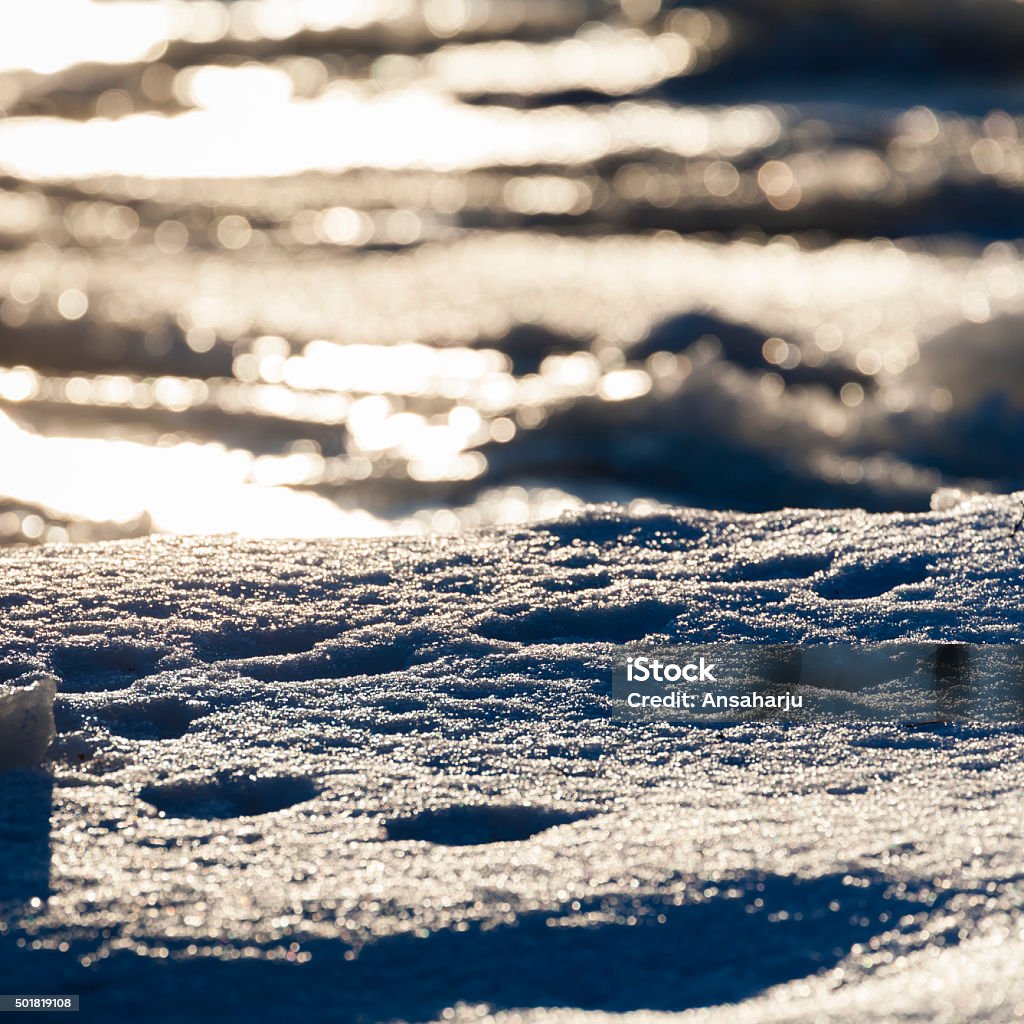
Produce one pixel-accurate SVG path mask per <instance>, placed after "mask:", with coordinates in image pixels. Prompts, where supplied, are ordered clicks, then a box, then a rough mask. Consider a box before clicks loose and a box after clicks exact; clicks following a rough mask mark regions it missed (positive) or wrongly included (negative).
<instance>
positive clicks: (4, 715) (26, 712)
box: [0, 677, 57, 771]
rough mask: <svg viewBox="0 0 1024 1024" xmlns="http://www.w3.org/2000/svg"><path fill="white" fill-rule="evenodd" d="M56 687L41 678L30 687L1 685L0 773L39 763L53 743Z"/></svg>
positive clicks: (47, 679) (45, 678) (50, 680)
mask: <svg viewBox="0 0 1024 1024" xmlns="http://www.w3.org/2000/svg"><path fill="white" fill-rule="evenodd" d="M56 692H57V686H56V683H55V682H54V681H53V679H51V678H49V677H44V678H42V679H38V680H36V681H35V682H34V683H32V684H31V685H30V686H5V685H0V771H6V770H7V769H9V768H30V767H31V766H32V765H35V764H38V763H39V762H40V761H41V760H42V758H43V755H44V754H45V753H46V750H47V748H48V747H49V746H50V742H51V741H52V740H53V734H54V723H53V701H54V697H55V696H56Z"/></svg>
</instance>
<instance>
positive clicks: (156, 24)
mask: <svg viewBox="0 0 1024 1024" xmlns="http://www.w3.org/2000/svg"><path fill="white" fill-rule="evenodd" d="M182 6H184V5H182ZM177 14H178V5H177V4H167V3H132V2H123V3H116V4H112V3H97V2H93V0H32V2H30V3H22V4H18V5H17V14H15V15H9V16H7V17H5V18H4V25H3V32H2V33H0V70H5V71H14V70H26V71H36V72H39V73H41V74H49V73H50V72H53V71H59V70H60V69H61V68H66V67H70V66H71V65H72V64H79V63H83V62H86V61H95V62H97V63H101V64H124V63H128V62H130V61H136V60H143V59H145V58H149V57H152V56H154V55H155V54H156V53H158V52H159V51H160V49H161V48H162V47H163V45H164V44H165V43H166V42H167V39H168V36H169V35H170V34H171V32H172V29H173V22H174V20H175V16H176V15H177ZM57 26H59V28H57Z"/></svg>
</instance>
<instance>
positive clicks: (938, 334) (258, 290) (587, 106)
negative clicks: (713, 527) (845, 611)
mask: <svg viewBox="0 0 1024 1024" xmlns="http://www.w3.org/2000/svg"><path fill="white" fill-rule="evenodd" d="M1022 55H1024V4H1021V3H1018V2H1017V0H943V2H941V3H934V2H931V0H900V2H899V3H895V2H893V0H745V2H743V0H734V2H733V3H732V4H730V5H726V4H725V3H724V2H723V3H722V4H721V5H720V4H718V3H710V4H707V5H699V4H691V5H689V6H678V5H675V4H673V3H669V2H661V0H236V2H217V0H136V2H120V0H110V2H102V0H33V2H32V3H28V4H7V5H4V7H3V9H2V11H0V544H34V543H44V542H62V541H67V540H69V539H70V540H91V539H102V538H113V537H129V536H140V535H144V534H146V533H149V532H170V533H222V532H230V531H237V532H239V533H242V534H245V535H249V536H342V535H368V534H388V533H394V532H415V533H423V532H438V533H447V532H454V531H458V530H461V529H465V528H470V527H475V526H480V525H489V524H497V523H520V522H526V521H530V520H534V519H538V518H543V517H546V516H550V515H554V514H557V513H559V512H560V511H562V510H564V509H566V508H571V507H573V506H574V505H577V504H579V503H581V502H587V501H606V500H615V501H622V502H627V503H634V507H638V508H648V507H652V506H655V505H656V504H658V503H673V504H689V505H701V506H707V507H713V508H723V509H742V510H758V509H768V508H778V507H781V506H787V505H789V506H819V507H836V506H853V505H856V506H862V507H865V508H868V509H873V510H885V509H890V510H918V509H924V508H927V507H928V505H929V500H930V496H931V495H932V493H933V492H934V491H935V490H936V489H937V488H939V487H954V488H956V487H959V488H963V489H992V490H1007V489H1012V488H1019V487H1021V486H1024V444H1022V443H1021V442H1022V440H1024V434H1022V425H1024V419H1022V400H1024V349H1022V339H1021V334H1022V327H1024V261H1022V250H1021V242H1020V241H1019V239H1021V238H1022V237H1024V141H1022V138H1021V134H1022V128H1024V121H1022V119H1021V114H1022V113H1024V72H1022V70H1021V69H1022V63H1021V56H1022Z"/></svg>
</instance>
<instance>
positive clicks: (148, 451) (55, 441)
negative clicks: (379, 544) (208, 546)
mask: <svg viewBox="0 0 1024 1024" xmlns="http://www.w3.org/2000/svg"><path fill="white" fill-rule="evenodd" d="M9 379H10V378H9V376H5V378H4V380H5V381H8V380H9ZM0 450H2V451H3V453H4V458H3V460H2V461H0V495H4V496H6V497H8V498H12V499H14V500H17V501H21V502H25V503H28V504H32V505H37V506H42V507H45V508H48V509H52V510H54V511H57V512H61V513H64V514H65V515H70V516H76V517H80V518H83V519H89V520H93V521H96V522H120V523H124V522H128V521H130V520H133V519H137V518H138V517H139V516H141V515H143V514H147V515H149V517H150V518H151V520H152V522H153V527H154V529H156V530H157V531H167V532H170V533H184V534H210V533H236V534H240V535H242V536H250V537H282V536H304V537H320V536H323V537H339V536H376V535H381V534H386V533H391V532H393V528H392V527H391V526H389V525H388V524H387V523H384V522H382V521H380V520H378V519H376V518H375V517H373V516H371V515H370V514H369V513H365V512H346V511H343V510H342V509H339V508H338V507H337V506H336V505H335V504H334V503H333V502H330V501H328V500H327V499H325V498H321V497H319V496H317V495H315V494H310V493H306V492H302V491H296V490H292V489H290V488H288V487H285V486H273V485H275V484H284V483H292V482H295V481H296V474H297V473H298V475H301V474H302V472H305V471H308V470H309V468H310V465H309V457H305V458H303V457H300V458H299V459H298V461H296V460H295V458H294V457H293V458H292V459H291V460H285V461H283V462H280V463H279V464H277V465H275V464H274V463H272V462H262V463H260V464H259V465H258V466H257V465H255V463H256V460H255V459H254V457H253V456H252V455H250V454H249V453H247V452H241V451H228V450H226V449H224V448H223V447H221V446H220V445H213V444H206V445H199V444H188V443H185V444H177V445H171V446H168V447H151V446H149V445H143V444H137V443H133V442H128V441H114V442H111V441H100V440H84V439H71V438H61V437H40V436H37V435H35V434H30V433H28V432H27V431H24V430H22V429H21V428H19V427H18V426H17V425H16V424H15V423H14V422H12V421H11V420H10V419H9V418H8V417H7V416H5V415H4V414H3V413H0Z"/></svg>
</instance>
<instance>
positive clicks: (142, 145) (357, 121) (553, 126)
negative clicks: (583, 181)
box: [0, 68, 780, 180]
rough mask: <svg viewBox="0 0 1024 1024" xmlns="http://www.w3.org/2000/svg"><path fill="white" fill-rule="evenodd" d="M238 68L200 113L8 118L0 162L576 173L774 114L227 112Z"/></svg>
mask: <svg viewBox="0 0 1024 1024" xmlns="http://www.w3.org/2000/svg"><path fill="white" fill-rule="evenodd" d="M245 70H246V69H244V68H243V69H237V70H234V71H228V70H226V69H220V70H219V71H218V73H217V75H216V76H215V77H214V78H211V79H210V91H211V93H212V96H211V99H212V101H213V102H214V103H215V109H213V110H191V111H188V112H186V113H183V114H178V115H175V116H172V117H165V116H157V115H154V114H132V115H129V116H126V117H121V118H118V119H116V120H102V119H94V120H92V121H86V122H75V121H66V120H60V119H57V118H46V117H25V118H12V119H11V120H9V121H6V122H4V123H2V124H0V168H2V169H3V170H5V171H8V172H9V173H13V174H18V175H20V176H23V177H26V178H43V179H53V180H61V179H68V178H81V177H93V176H100V175H105V174H125V175H136V176H139V177H143V178H158V177H172V178H173V177H180V178H196V177H210V178H218V177H238V178H247V177H256V176H260V175H268V176H279V175H287V174H298V173H300V172H303V171H311V170H322V171H334V172H337V171H344V170H349V169H352V168H356V167H378V168H384V169H393V170H399V169H406V168H409V169H412V168H416V169H429V170H436V171H453V170H460V169H469V168H474V167H488V166H508V167H523V166H533V165H535V164H545V163H562V164H565V165H568V166H578V165H581V164H586V163H589V162H591V161H594V160H599V159H601V158H604V157H608V156H612V155H615V154H618V153H629V152H634V151H642V150H647V149H656V150H662V151H664V152H666V153H670V154H674V155H677V156H699V155H701V154H703V153H707V152H713V153H716V154H720V155H723V156H731V157H735V156H738V155H740V154H741V153H745V152H749V151H751V150H756V149H758V148H760V147H763V146H766V145H770V144H771V143H772V142H773V141H774V140H775V139H776V138H778V134H779V130H780V121H779V117H778V115H777V114H776V113H774V112H773V111H772V110H770V109H769V108H767V107H750V108H733V109H730V110H728V111H719V110H701V109H698V108H692V107H691V108H682V109H677V108H673V107H672V106H670V105H668V104H660V103H646V104H639V103H630V102H624V103H620V104H616V105H614V106H611V107H608V108H604V107H595V108H591V109H587V108H574V107H554V108H551V109H546V110H529V111H518V110H512V109H508V108H505V107H476V106H471V105H466V104H460V103H457V102H455V101H454V100H451V99H449V98H446V97H444V96H440V95H437V94H434V93H430V92H425V91H419V90H411V89H410V90H406V91H402V92H394V93H385V94H383V95H380V96H367V95H365V94H363V93H362V92H360V91H358V90H354V89H340V88H338V89H335V90H334V91H332V92H330V93H328V94H326V95H324V96H322V97H320V98H318V99H315V100H302V101H292V102H275V103H273V104H268V105H264V106H260V105H258V104H253V105H249V106H247V107H246V109H247V110H248V111H249V112H250V113H251V116H246V117H239V116H238V114H237V110H232V109H231V104H232V103H233V102H234V100H235V99H237V98H239V97H240V96H242V95H244V90H243V89H242V86H241V85H240V84H239V82H240V80H239V79H238V77H237V76H239V75H241V74H242V73H243V72H245ZM264 70H265V71H270V69H264ZM259 74H260V76H261V77H260V82H261V83H262V84H261V87H262V88H269V89H271V90H275V91H276V90H278V89H279V88H283V87H282V86H281V85H280V83H279V79H277V78H273V79H271V78H269V77H267V76H265V75H264V74H263V71H260V72H259ZM271 74H275V75H276V74H278V73H276V72H271ZM275 83H278V84H275ZM278 98H279V99H280V97H278ZM218 102H219V103H227V105H228V109H226V110H225V109H222V108H221V107H220V106H217V105H216V104H218Z"/></svg>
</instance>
